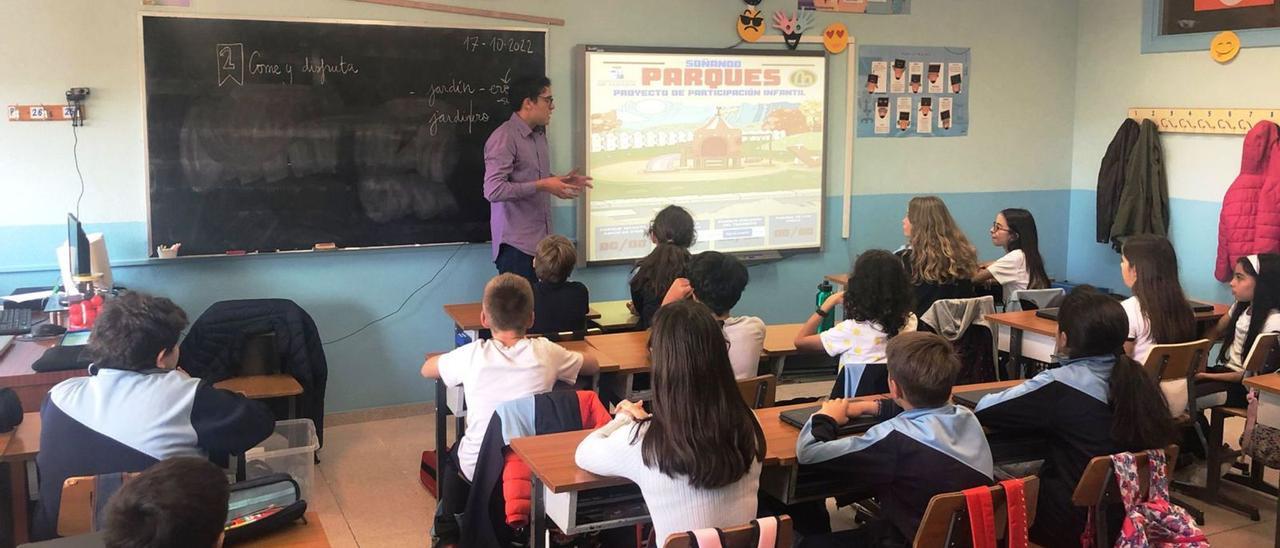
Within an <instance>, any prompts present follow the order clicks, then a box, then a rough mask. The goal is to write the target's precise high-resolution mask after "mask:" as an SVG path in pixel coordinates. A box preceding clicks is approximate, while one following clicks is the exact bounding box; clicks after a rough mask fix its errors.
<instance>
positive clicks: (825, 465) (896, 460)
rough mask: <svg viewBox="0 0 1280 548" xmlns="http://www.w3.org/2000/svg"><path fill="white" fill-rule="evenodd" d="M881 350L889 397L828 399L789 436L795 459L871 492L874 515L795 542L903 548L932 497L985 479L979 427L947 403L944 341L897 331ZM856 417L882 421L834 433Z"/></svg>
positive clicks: (948, 359) (952, 368) (954, 366)
mask: <svg viewBox="0 0 1280 548" xmlns="http://www.w3.org/2000/svg"><path fill="white" fill-rule="evenodd" d="M888 354H889V394H890V396H892V398H893V399H891V400H890V399H881V400H874V401H859V402H855V401H848V400H845V399H843V398H836V399H832V400H828V401H827V402H826V403H824V404H823V405H822V410H821V411H818V412H817V413H815V414H814V415H813V417H811V418H810V419H809V422H808V423H806V424H805V425H804V429H802V430H801V431H800V438H799V439H798V440H797V441H796V457H797V458H798V459H799V461H800V464H802V465H805V466H817V467H821V468H822V469H823V470H825V471H829V472H830V473H832V474H838V475H840V477H841V478H842V479H844V480H846V481H848V482H850V483H851V484H852V485H854V486H864V487H866V488H869V489H871V490H873V492H874V493H875V494H876V498H877V499H879V500H880V508H881V516H880V519H878V520H876V521H872V522H871V523H868V524H866V525H864V526H862V527H860V528H858V529H856V530H853V531H844V532H840V533H836V534H834V535H826V536H810V537H806V538H805V542H804V543H803V544H802V545H801V546H886V545H896V546H907V545H909V544H910V542H911V540H912V539H914V538H915V535H916V529H919V527H920V520H921V518H923V517H924V511H925V509H926V508H927V507H928V505H929V499H931V498H933V496H934V495H937V494H940V493H949V492H952V491H960V490H963V489H968V488H970V487H977V486H980V485H990V484H991V483H992V467H993V465H992V460H991V448H990V447H989V446H988V445H987V437H986V435H985V434H984V433H983V432H982V425H980V424H978V419H977V418H975V417H974V416H973V412H971V411H969V410H968V409H966V408H964V407H960V406H957V405H955V404H952V403H951V389H952V386H953V385H954V384H955V380H956V375H958V374H959V373H960V359H959V358H957V357H956V353H955V351H954V350H952V349H951V343H949V342H947V340H946V339H944V338H942V337H940V336H938V335H935V334H932V333H903V334H902V335H898V336H897V337H894V338H893V339H892V340H890V341H889V348H888ZM863 415H879V416H881V417H883V418H885V419H887V420H886V421H885V422H882V423H880V424H878V425H876V426H873V427H872V428H871V429H870V430H867V432H866V433H864V434H862V435H860V436H852V437H847V438H839V437H838V434H837V432H838V429H839V427H840V426H841V425H843V424H845V423H846V422H848V421H849V418H850V417H858V416H863ZM895 415H896V416H895Z"/></svg>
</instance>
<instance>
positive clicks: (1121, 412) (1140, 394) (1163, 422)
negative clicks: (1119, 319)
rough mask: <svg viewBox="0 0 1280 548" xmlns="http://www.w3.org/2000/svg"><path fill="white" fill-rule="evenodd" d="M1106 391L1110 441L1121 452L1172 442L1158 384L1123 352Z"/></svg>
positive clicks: (1172, 431)
mask: <svg viewBox="0 0 1280 548" xmlns="http://www.w3.org/2000/svg"><path fill="white" fill-rule="evenodd" d="M1107 298H1108V299H1109V297H1107ZM1113 302H1114V301H1113ZM1121 313H1123V309H1122V310H1121ZM1108 388H1109V392H1110V399H1111V414H1112V417H1113V418H1112V421H1111V439H1112V440H1114V441H1115V442H1116V444H1117V445H1118V446H1119V447H1120V448H1121V449H1124V450H1126V451H1140V450H1143V449H1154V448H1157V447H1165V446H1166V445H1169V443H1171V442H1173V441H1174V439H1175V438H1176V436H1177V432H1176V429H1175V427H1174V424H1173V420H1172V419H1171V418H1170V416H1169V404H1168V402H1167V400H1165V397H1164V392H1162V391H1161V390H1160V385H1159V384H1156V381H1155V380H1154V379H1152V378H1151V375H1150V374H1148V373H1147V372H1146V370H1144V369H1143V368H1142V364H1139V363H1138V362H1136V361H1134V360H1133V358H1130V357H1129V356H1128V355H1126V354H1125V353H1124V352H1119V353H1117V354H1116V364H1115V366H1114V367H1112V368H1111V382H1110V385H1109V387H1108Z"/></svg>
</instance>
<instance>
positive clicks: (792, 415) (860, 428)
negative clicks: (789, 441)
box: [780, 405, 883, 436]
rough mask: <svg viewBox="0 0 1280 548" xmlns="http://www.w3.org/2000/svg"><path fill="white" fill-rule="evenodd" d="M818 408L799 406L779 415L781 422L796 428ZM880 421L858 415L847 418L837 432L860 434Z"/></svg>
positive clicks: (841, 433)
mask: <svg viewBox="0 0 1280 548" xmlns="http://www.w3.org/2000/svg"><path fill="white" fill-rule="evenodd" d="M819 409H822V406H821V405H815V406H812V407H801V408H800V409H792V410H790V411H783V412H782V414H781V415H780V416H781V417H782V422H785V423H787V424H790V425H791V426H794V427H796V428H804V424H805V423H806V422H809V417H811V416H813V414H814V413H817V412H818V410H819ZM881 422H883V421H881V420H880V419H879V418H878V417H858V418H854V419H849V422H846V423H844V426H841V427H840V429H839V430H837V432H839V435H841V436H848V435H851V434H861V433H863V432H866V431H867V430H870V429H871V427H872V426H875V425H877V424H880V423H881Z"/></svg>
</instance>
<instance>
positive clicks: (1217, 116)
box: [1129, 107, 1280, 135]
mask: <svg viewBox="0 0 1280 548" xmlns="http://www.w3.org/2000/svg"><path fill="white" fill-rule="evenodd" d="M1277 115H1280V108H1276V109H1267V108H1183V107H1134V108H1131V109H1129V118H1132V119H1133V120H1136V121H1138V122H1141V121H1143V120H1151V121H1152V122H1155V124H1156V126H1157V127H1159V128H1160V131H1161V132H1162V133H1206V134H1216V135H1244V134H1246V133H1249V130H1251V129H1253V126H1254V124H1257V123H1258V122H1261V121H1263V120H1270V121H1272V122H1276V123H1278V124H1280V116H1277Z"/></svg>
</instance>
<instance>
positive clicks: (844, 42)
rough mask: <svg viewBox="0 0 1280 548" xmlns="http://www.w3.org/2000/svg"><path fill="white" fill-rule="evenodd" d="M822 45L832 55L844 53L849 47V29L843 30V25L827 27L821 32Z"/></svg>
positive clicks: (833, 24) (837, 24)
mask: <svg viewBox="0 0 1280 548" xmlns="http://www.w3.org/2000/svg"><path fill="white" fill-rule="evenodd" d="M822 45H823V46H824V47H826V48H827V51H828V52H830V53H832V54H837V53H840V52H842V51H844V49H845V48H847V47H849V29H847V28H845V26H844V23H832V24H830V25H827V30H825V31H823V32H822Z"/></svg>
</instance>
